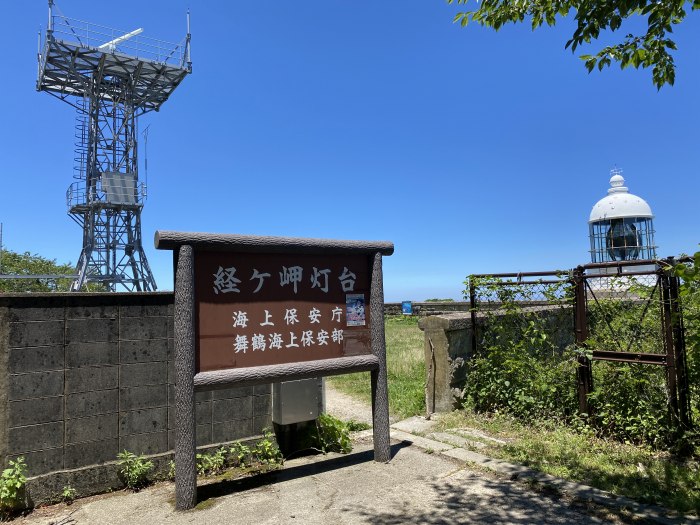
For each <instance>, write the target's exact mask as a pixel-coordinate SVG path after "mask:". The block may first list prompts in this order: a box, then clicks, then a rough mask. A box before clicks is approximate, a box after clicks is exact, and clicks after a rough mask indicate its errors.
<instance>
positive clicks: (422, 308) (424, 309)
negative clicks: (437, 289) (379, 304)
mask: <svg viewBox="0 0 700 525" xmlns="http://www.w3.org/2000/svg"><path fill="white" fill-rule="evenodd" d="M411 304H412V306H413V315H416V316H420V317H425V316H427V315H443V314H450V313H456V312H469V303H468V302H465V301H446V302H438V301H427V302H414V303H411ZM384 315H401V303H385V304H384Z"/></svg>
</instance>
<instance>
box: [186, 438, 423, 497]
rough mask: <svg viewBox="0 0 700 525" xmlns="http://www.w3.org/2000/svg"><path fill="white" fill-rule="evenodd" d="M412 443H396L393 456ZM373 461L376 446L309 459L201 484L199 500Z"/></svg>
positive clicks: (393, 447) (198, 494) (392, 449)
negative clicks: (235, 477) (308, 461)
mask: <svg viewBox="0 0 700 525" xmlns="http://www.w3.org/2000/svg"><path fill="white" fill-rule="evenodd" d="M410 446H411V443H410V442H408V441H402V442H400V443H396V444H394V445H392V446H391V457H392V458H393V457H394V456H396V454H398V453H399V452H400V451H401V449H403V448H406V447H410ZM370 461H374V450H373V449H370V450H366V451H364V452H356V453H350V454H347V455H343V456H339V457H335V458H332V459H327V460H321V461H314V462H313V463H307V464H304V465H297V466H294V467H289V468H282V469H281V470H274V471H271V472H266V473H264V474H257V475H254V476H250V477H246V478H240V479H233V480H224V481H218V482H215V483H210V484H207V485H203V486H200V487H197V503H198V504H199V503H202V502H204V501H207V500H208V499H212V498H220V497H222V496H228V495H230V494H235V493H238V492H245V491H248V490H254V489H258V488H260V487H264V486H268V485H274V484H276V483H282V482H285V481H291V480H295V479H298V478H305V477H308V476H312V475H314V474H323V473H325V472H332V471H334V470H337V469H341V468H345V467H351V466H354V465H359V464H361V463H367V462H370Z"/></svg>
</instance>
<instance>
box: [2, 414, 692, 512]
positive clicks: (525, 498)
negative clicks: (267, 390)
mask: <svg viewBox="0 0 700 525" xmlns="http://www.w3.org/2000/svg"><path fill="white" fill-rule="evenodd" d="M402 423H403V422H402ZM402 423H399V424H398V425H401V426H404V427H405V426H406V425H402ZM413 423H416V421H413V422H412V423H411V422H409V425H410V424H413ZM392 436H393V439H392V443H393V444H392V455H393V458H392V460H391V462H389V463H387V464H382V463H376V462H374V461H373V460H372V456H373V452H372V445H371V431H370V432H367V431H365V432H363V433H360V434H359V435H357V436H356V437H355V450H354V451H353V452H352V453H351V454H348V455H339V454H329V455H327V456H314V457H309V458H300V459H295V460H291V461H288V462H286V463H285V466H284V469H283V470H280V471H277V472H272V473H268V474H264V475H259V476H255V477H249V478H245V479H241V480H236V481H229V482H219V483H210V484H203V483H202V482H200V488H199V499H200V505H199V507H200V508H199V509H195V510H192V511H188V512H175V511H174V510H173V498H174V485H173V484H172V483H159V484H157V485H155V486H152V487H149V488H147V489H145V490H143V491H141V492H139V493H131V492H126V491H123V492H118V493H113V494H108V495H102V496H96V497H93V498H86V499H84V500H79V501H77V502H76V503H74V504H73V505H71V506H65V505H56V506H52V507H47V508H43V509H37V510H35V511H34V512H33V513H32V514H30V515H29V516H27V517H25V518H20V519H18V520H17V521H16V523H17V524H22V525H29V524H32V525H39V524H41V525H77V524H80V525H88V524H89V525H93V524H100V525H112V524H113V525H158V524H183V525H184V524H207V525H209V524H234V523H235V524H251V525H252V524H289V523H299V524H348V525H350V524H384V525H394V524H396V525H398V524H404V523H426V524H489V525H500V524H503V525H506V524H508V525H520V524H535V523H537V524H589V523H644V522H649V521H646V519H645V520H644V521H639V520H638V518H635V517H634V516H631V515H628V517H627V518H625V517H624V516H623V517H620V516H616V515H615V514H613V513H610V512H609V511H608V510H606V509H605V508H604V507H598V506H594V507H591V506H590V505H588V504H583V503H581V501H577V500H576V499H572V498H570V497H568V496H566V495H565V493H563V492H557V491H552V490H545V491H534V490H532V489H531V488H530V487H529V486H528V485H527V484H524V483H521V482H519V481H518V480H517V479H516V478H517V476H514V475H512V474H511V475H505V476H504V475H494V474H491V473H489V472H485V471H483V470H479V469H473V468H467V466H466V464H465V462H464V461H463V460H461V459H456V458H455V457H450V456H449V455H447V454H446V452H449V451H451V450H452V451H453V450H455V448H454V447H451V446H448V448H447V449H444V450H442V451H439V449H440V448H441V445H440V442H437V441H434V440H430V439H426V438H422V437H418V436H414V435H412V434H410V433H406V432H404V431H402V430H398V429H394V430H393V433H392ZM397 437H398V438H399V439H396V438H397ZM404 437H405V438H406V439H404ZM419 442H420V443H419ZM462 450H464V449H462ZM453 456H454V455H453ZM521 468H522V467H521ZM204 483H206V482H204ZM654 517H655V516H653V515H651V514H650V515H648V516H646V518H650V519H652V522H660V523H686V522H687V521H680V520H665V519H664V518H663V517H659V519H660V521H657V520H654V519H653V518H654Z"/></svg>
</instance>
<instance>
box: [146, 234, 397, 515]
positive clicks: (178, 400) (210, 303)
mask: <svg viewBox="0 0 700 525" xmlns="http://www.w3.org/2000/svg"><path fill="white" fill-rule="evenodd" d="M155 245H156V248H159V249H166V250H173V256H174V265H175V374H176V378H175V381H176V386H175V417H176V444H175V493H176V508H177V509H178V510H184V509H189V508H192V507H194V506H195V504H196V502H197V471H196V465H195V454H196V448H195V443H196V437H195V403H194V393H195V391H200V390H214V389H219V388H231V387H239V386H250V385H257V384H266V383H273V382H278V381H292V380H296V379H306V378H311V377H319V376H329V375H337V374H346V373H352V372H363V371H370V372H371V386H372V414H373V428H374V459H375V461H380V462H386V461H389V460H390V459H391V456H390V447H389V402H388V393H387V375H386V348H385V341H384V291H383V283H382V256H384V255H391V254H392V253H393V251H394V246H393V244H392V243H389V242H369V241H338V240H326V239H303V238H288V237H257V236H246V235H228V234H206V233H185V232H170V231H158V232H156V237H155Z"/></svg>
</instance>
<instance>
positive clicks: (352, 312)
mask: <svg viewBox="0 0 700 525" xmlns="http://www.w3.org/2000/svg"><path fill="white" fill-rule="evenodd" d="M345 318H346V320H347V326H365V294H361V293H349V294H345Z"/></svg>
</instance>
